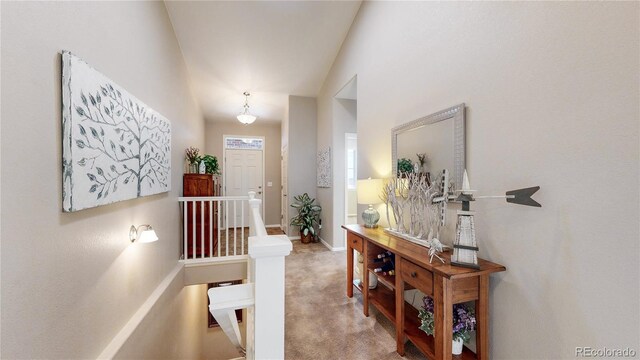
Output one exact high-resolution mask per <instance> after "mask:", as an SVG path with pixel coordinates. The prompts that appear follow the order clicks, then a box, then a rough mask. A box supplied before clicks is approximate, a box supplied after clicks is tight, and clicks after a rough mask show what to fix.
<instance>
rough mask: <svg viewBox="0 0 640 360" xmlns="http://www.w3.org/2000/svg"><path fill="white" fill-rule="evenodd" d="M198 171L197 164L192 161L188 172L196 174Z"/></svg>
mask: <svg viewBox="0 0 640 360" xmlns="http://www.w3.org/2000/svg"><path fill="white" fill-rule="evenodd" d="M197 173H198V164H197V163H193V164H189V174H197Z"/></svg>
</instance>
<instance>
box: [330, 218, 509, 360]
mask: <svg viewBox="0 0 640 360" xmlns="http://www.w3.org/2000/svg"><path fill="white" fill-rule="evenodd" d="M342 228H344V229H345V230H347V296H348V297H352V296H353V288H354V287H355V288H356V289H358V290H359V291H361V292H362V294H363V295H362V303H363V313H364V315H365V316H369V304H371V305H373V306H374V307H375V308H376V309H378V310H379V311H380V312H381V313H382V314H383V315H384V316H385V317H387V318H388V319H389V320H390V321H391V322H393V323H394V324H395V326H396V342H397V352H398V353H399V354H400V355H404V346H405V342H406V340H409V341H411V342H412V343H413V344H414V345H415V346H416V347H417V348H418V349H420V351H422V353H424V354H425V355H426V356H427V357H428V358H429V359H447V360H449V359H454V358H455V359H481V360H485V359H489V334H488V331H489V275H490V274H491V273H494V272H499V271H505V270H506V269H505V267H504V266H502V265H499V264H495V263H492V262H489V261H486V260H483V259H478V264H479V266H480V269H479V270H475V269H468V268H462V267H456V266H452V265H451V263H450V257H451V253H449V252H445V253H444V254H442V257H443V258H444V259H445V261H446V263H445V264H442V263H441V262H439V261H437V262H436V260H434V262H433V263H432V264H430V263H429V254H428V249H427V248H425V247H423V246H420V245H417V244H414V243H412V242H409V241H407V240H404V239H401V238H398V237H395V236H393V235H390V234H387V233H385V232H384V230H382V229H380V228H378V229H368V228H365V227H364V226H362V225H344V226H342ZM354 250H356V251H358V252H360V253H361V254H362V255H363V258H364V261H363V268H364V269H368V271H369V272H371V273H374V274H375V275H376V276H377V278H378V286H377V287H376V288H375V289H369V276H366V275H365V276H363V277H362V283H360V282H359V281H355V282H354V281H353V262H354ZM385 251H390V252H392V253H393V254H394V255H395V275H382V274H381V273H375V272H374V271H373V269H374V268H375V267H376V263H374V262H373V259H374V258H375V257H376V255H377V254H380V253H383V252H385ZM378 264H379V263H378ZM411 288H416V289H418V290H420V291H421V292H423V293H424V294H426V295H429V296H431V297H432V298H433V300H434V318H435V331H434V333H435V336H429V335H427V334H426V333H424V332H423V331H422V330H420V329H419V326H420V319H419V318H418V311H417V310H416V309H415V308H414V307H413V306H411V305H409V304H407V303H406V301H405V299H404V291H405V290H407V289H411ZM467 301H475V305H476V353H475V354H474V353H473V352H472V351H471V350H469V349H467V348H466V347H465V348H464V350H463V352H462V354H461V355H458V356H453V355H452V354H451V346H452V334H453V329H452V327H453V304H457V303H461V302H467Z"/></svg>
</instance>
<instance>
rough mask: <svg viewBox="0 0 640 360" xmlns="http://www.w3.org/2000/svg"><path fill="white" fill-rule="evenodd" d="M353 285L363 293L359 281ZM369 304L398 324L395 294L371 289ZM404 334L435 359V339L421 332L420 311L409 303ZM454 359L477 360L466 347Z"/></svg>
mask: <svg viewBox="0 0 640 360" xmlns="http://www.w3.org/2000/svg"><path fill="white" fill-rule="evenodd" d="M353 285H354V286H355V287H356V289H358V290H359V291H362V285H361V283H360V281H359V280H354V281H353ZM369 302H370V303H371V304H372V305H373V306H375V308H376V309H378V311H380V312H381V313H382V314H383V315H384V316H385V317H386V318H387V319H389V321H391V322H392V323H394V324H395V323H396V302H395V293H394V292H393V291H392V290H390V289H389V288H387V287H386V286H384V285H378V286H377V287H376V288H375V289H369ZM404 334H405V335H406V337H407V339H409V341H411V342H412V343H413V344H414V345H415V346H416V347H417V348H418V349H419V350H420V351H422V353H423V354H425V355H426V356H427V357H428V358H430V359H435V344H434V338H433V336H431V335H427V334H426V333H425V332H424V331H422V330H420V318H419V317H418V310H416V309H415V308H414V307H413V306H411V305H409V303H405V307H404ZM453 359H457V360H458V359H461V360H472V359H476V354H475V353H474V352H473V351H471V350H469V349H468V348H467V347H466V346H465V347H463V349H462V354H460V355H454V356H453Z"/></svg>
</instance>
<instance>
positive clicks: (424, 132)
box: [391, 103, 465, 189]
mask: <svg viewBox="0 0 640 360" xmlns="http://www.w3.org/2000/svg"><path fill="white" fill-rule="evenodd" d="M464 112H465V111H464V103H462V104H460V105H456V106H453V107H450V108H448V109H444V110H442V111H438V112H436V113H434V114H431V115H428V116H425V117H422V118H420V119H417V120H414V121H411V122H408V123H406V124H403V125H400V126H397V127H395V128H393V129H392V130H391V149H392V160H393V174H396V176H397V174H398V162H399V161H400V167H401V170H403V171H405V172H406V169H407V167H408V164H410V165H411V166H413V168H414V169H415V170H414V171H417V172H420V173H425V175H426V176H427V178H429V177H430V178H431V179H434V178H435V176H437V175H438V174H440V173H442V170H443V169H448V170H449V172H450V174H451V175H450V176H451V177H450V179H451V181H450V182H451V183H452V184H453V186H454V187H455V189H460V188H462V176H463V173H464V169H465V116H464ZM422 154H424V161H423V164H422V165H421V164H420V159H419V158H418V155H422Z"/></svg>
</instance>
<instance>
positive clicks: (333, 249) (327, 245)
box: [320, 238, 347, 251]
mask: <svg viewBox="0 0 640 360" xmlns="http://www.w3.org/2000/svg"><path fill="white" fill-rule="evenodd" d="M320 242H321V243H322V245H324V246H325V247H326V248H327V249H329V250H331V251H343V250H346V249H347V248H346V247H333V246H331V245H329V244H328V243H327V242H326V241H324V239H323V238H320Z"/></svg>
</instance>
